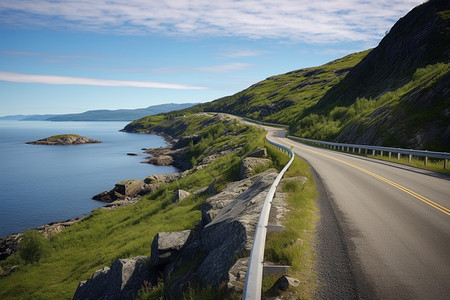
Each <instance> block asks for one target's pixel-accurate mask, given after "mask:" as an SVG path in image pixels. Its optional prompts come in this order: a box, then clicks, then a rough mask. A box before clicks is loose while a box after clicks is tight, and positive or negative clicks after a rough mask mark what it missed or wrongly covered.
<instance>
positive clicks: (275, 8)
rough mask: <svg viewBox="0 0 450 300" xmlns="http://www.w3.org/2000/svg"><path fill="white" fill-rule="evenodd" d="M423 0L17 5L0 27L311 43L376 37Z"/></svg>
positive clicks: (4, 13)
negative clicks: (270, 39)
mask: <svg viewBox="0 0 450 300" xmlns="http://www.w3.org/2000/svg"><path fill="white" fill-rule="evenodd" d="M422 1H423V0H397V1H396V0H378V1H361V0H339V1H335V0H316V1H310V0H241V1H236V0H221V1H210V0H189V1H188V0H160V1H157V0H95V1H91V0H65V1H62V0H21V1H1V2H0V24H1V23H3V24H4V25H7V26H22V27H23V26H47V27H52V28H72V29H75V30H83V31H95V32H103V33H115V34H160V35H169V36H183V37H185V36H196V37H197V36H238V37H244V38H255V39H258V38H277V39H290V40H300V41H305V42H309V43H329V42H339V41H372V40H379V38H380V37H382V36H383V34H384V32H385V31H386V30H389V28H390V27H391V26H392V25H393V23H394V22H395V21H396V20H397V19H398V18H400V17H402V16H403V15H405V14H406V13H407V12H408V11H409V10H411V9H412V8H413V7H414V6H416V5H418V4H420V3H421V2H422Z"/></svg>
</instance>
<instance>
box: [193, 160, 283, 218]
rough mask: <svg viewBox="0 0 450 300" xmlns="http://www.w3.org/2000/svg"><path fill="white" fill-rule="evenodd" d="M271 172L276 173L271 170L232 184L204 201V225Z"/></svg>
mask: <svg viewBox="0 0 450 300" xmlns="http://www.w3.org/2000/svg"><path fill="white" fill-rule="evenodd" d="M271 172H275V169H269V170H267V171H265V172H263V173H260V174H257V175H255V176H251V177H249V178H245V179H243V180H240V181H235V182H230V183H228V184H227V187H226V188H225V189H223V190H222V191H221V192H220V193H218V194H216V195H214V196H211V197H209V198H208V199H206V200H205V201H203V203H202V205H201V211H202V224H203V225H204V226H205V225H207V224H208V223H210V222H211V221H212V220H213V219H214V217H215V216H216V215H217V214H218V213H219V211H220V210H221V209H222V208H224V207H225V206H227V205H228V204H229V203H231V202H232V201H234V200H235V199H236V198H237V197H238V196H239V195H240V194H242V193H243V192H245V191H246V190H248V188H249V187H251V186H252V185H253V184H255V182H257V181H258V180H260V179H261V178H262V177H263V176H264V175H266V174H268V173H271ZM211 194H212V193H211Z"/></svg>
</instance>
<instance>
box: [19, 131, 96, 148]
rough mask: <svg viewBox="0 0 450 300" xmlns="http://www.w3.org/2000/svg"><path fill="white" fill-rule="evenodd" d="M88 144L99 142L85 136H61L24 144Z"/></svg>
mask: <svg viewBox="0 0 450 300" xmlns="http://www.w3.org/2000/svg"><path fill="white" fill-rule="evenodd" d="M90 143H101V141H99V140H93V139H90V138H88V137H85V136H78V135H76V134H62V135H59V136H51V137H47V138H44V139H40V140H37V141H33V142H27V143H26V144H31V145H62V146H66V145H79V144H90Z"/></svg>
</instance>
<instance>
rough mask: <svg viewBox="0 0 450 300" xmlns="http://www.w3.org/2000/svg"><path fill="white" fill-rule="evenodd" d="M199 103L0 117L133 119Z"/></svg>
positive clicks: (31, 119)
mask: <svg viewBox="0 0 450 300" xmlns="http://www.w3.org/2000/svg"><path fill="white" fill-rule="evenodd" d="M196 104H197V103H182V104H175V103H169V104H160V105H153V106H149V107H147V108H138V109H118V110H89V111H86V112H84V113H79V114H63V115H15V116H5V117H0V119H1V120H21V121H61V122H62V121H133V120H136V119H140V118H143V117H145V116H149V115H156V114H159V113H166V112H171V111H174V110H180V109H185V108H188V107H191V106H193V105H196Z"/></svg>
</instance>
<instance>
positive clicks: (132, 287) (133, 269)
mask: <svg viewBox="0 0 450 300" xmlns="http://www.w3.org/2000/svg"><path fill="white" fill-rule="evenodd" d="M146 260H148V257H146V256H138V257H134V258H128V259H118V260H116V261H114V262H113V264H112V265H111V268H108V267H104V268H103V269H101V270H97V271H95V272H94V274H93V275H92V277H91V278H90V279H88V280H85V281H82V282H81V283H80V284H79V285H78V288H77V290H76V292H75V295H74V296H73V299H74V300H75V299H76V300H78V299H79V300H90V299H92V300H94V299H110V300H115V299H117V300H118V299H121V300H122V299H124V300H125V299H136V297H137V294H138V292H139V290H140V289H141V288H142V287H143V286H145V285H147V284H149V283H150V284H152V285H156V282H157V273H155V272H152V271H150V269H149V267H148V265H147V263H146Z"/></svg>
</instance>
